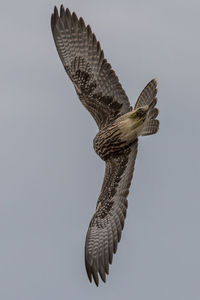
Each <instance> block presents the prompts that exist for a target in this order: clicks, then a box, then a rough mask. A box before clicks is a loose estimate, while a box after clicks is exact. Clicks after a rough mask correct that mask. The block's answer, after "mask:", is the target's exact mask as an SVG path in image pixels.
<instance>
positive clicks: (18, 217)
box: [0, 0, 200, 300]
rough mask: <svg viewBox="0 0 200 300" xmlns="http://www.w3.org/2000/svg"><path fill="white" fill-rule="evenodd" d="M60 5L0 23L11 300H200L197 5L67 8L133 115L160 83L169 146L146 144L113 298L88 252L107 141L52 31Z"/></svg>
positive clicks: (4, 14)
mask: <svg viewBox="0 0 200 300" xmlns="http://www.w3.org/2000/svg"><path fill="white" fill-rule="evenodd" d="M55 4H56V5H58V6H60V4H61V3H60V2H58V1H56V0H54V1H53V0H49V1H47V0H46V1H41V0H40V1H39V0H35V1H25V0H24V1H4V4H3V3H1V9H0V22H1V26H0V36H1V57H0V66H1V69H0V80H1V101H0V141H1V146H0V159H1V168H0V182H1V188H0V241H1V246H0V299H3V300H18V299H19V300H36V299H37V300H44V299H48V300H54V299H59V300H64V299H80V298H84V299H88V300H90V299H94V297H95V299H97V300H98V299H102V297H105V299H110V300H112V299H115V300H118V299H122V297H123V299H137V300H146V299H148V300H160V299H162V300H169V299H170V300H177V299H178V300H179V299H180V300H186V299H187V300H188V299H192V300H197V299H200V290H199V282H200V259H199V253H200V239H199V228H200V218H199V212H200V200H199V199H200V197H199V177H200V164H199V153H200V139H199V112H200V99H199V98H200V96H199V94H200V93H199V89H200V84H199V80H200V59H199V53H200V40H199V28H200V19H199V13H200V4H199V1H195V0H190V1H177V0H168V1H158V0H157V1H153V0H148V1H147V0H146V1H144V0H140V1H128V0H124V1H116V0H115V1H114V0H111V1H106V0H102V1H92V0H90V1H89V0H84V1H81V0H79V1H78V0H73V1H65V2H64V3H63V4H64V6H65V7H66V6H68V7H69V8H70V10H72V11H75V12H76V13H77V15H78V16H83V18H84V20H85V22H86V23H89V24H90V25H91V27H92V29H93V31H94V32H95V34H96V36H97V39H99V40H100V41H101V45H102V48H103V49H104V52H105V56H106V58H107V59H108V60H109V62H110V63H111V64H112V66H113V69H114V70H115V71H116V73H117V74H118V76H119V78H120V81H121V83H122V85H123V87H124V89H125V90H126V92H127V95H128V96H129V98H130V101H131V103H132V104H133V105H134V103H135V101H136V99H137V97H138V95H139V93H140V91H141V90H142V89H143V87H144V86H145V84H147V83H148V81H150V80H151V79H152V78H154V77H156V78H157V79H158V84H159V85H158V88H159V94H158V97H159V103H158V107H159V109H160V115H159V119H160V122H161V125H160V132H159V134H157V135H155V136H150V137H144V138H141V139H140V145H139V153H138V157H137V160H136V167H135V173H134V178H133V182H132V186H131V191H130V194H129V197H128V200H129V209H128V214H127V219H126V226H125V228H124V231H123V235H122V240H121V242H120V244H119V247H118V252H117V254H116V255H115V256H114V260H113V265H112V266H111V268H110V275H109V276H108V278H107V283H106V284H103V283H102V284H101V285H100V287H99V288H96V286H95V285H91V284H89V281H88V279H87V276H86V272H85V266H84V243H85V235H86V232H87V228H88V224H89V221H90V219H91V217H92V214H93V212H94V209H95V205H96V201H97V198H98V194H99V191H100V188H101V183H102V180H103V174H104V163H103V162H102V161H101V160H100V158H98V157H97V155H96V154H95V153H94V151H93V148H92V140H93V137H94V136H95V134H96V133H97V127H96V124H95V122H94V120H93V119H92V117H91V116H90V115H89V113H88V112H87V111H86V110H85V109H84V107H83V106H81V104H80V102H79V100H78V98H77V96H76V94H75V91H74V88H73V86H72V84H71V82H70V80H69V79H68V78H67V75H66V74H65V71H64V69H63V67H62V65H61V62H60V59H59V57H58V55H57V52H56V48H55V45H54V42H53V38H52V34H51V31H50V25H49V23H50V15H51V13H52V10H53V6H54V5H55Z"/></svg>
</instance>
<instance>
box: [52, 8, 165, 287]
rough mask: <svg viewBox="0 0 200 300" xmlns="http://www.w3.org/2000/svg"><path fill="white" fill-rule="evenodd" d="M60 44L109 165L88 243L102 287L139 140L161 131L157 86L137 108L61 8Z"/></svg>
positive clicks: (83, 29)
mask: <svg viewBox="0 0 200 300" xmlns="http://www.w3.org/2000/svg"><path fill="white" fill-rule="evenodd" d="M51 28H52V33H53V38H54V41H55V45H56V48H57V51H58V54H59V56H60V59H61V61H62V63H63V66H64V68H65V70H66V72H67V74H68V76H69V78H70V79H71V81H72V83H73V84H74V87H75V90H76V93H77V94H78V97H79V99H80V101H81V102H82V104H83V105H84V106H85V107H86V109H87V110H88V111H89V112H90V113H91V115H92V116H93V118H94V119H95V121H96V123H97V126H98V128H99V132H98V133H97V135H96V136H95V138H94V141H93V145H94V150H95V151H96V153H97V154H98V155H99V156H100V157H101V158H102V160H104V161H105V164H106V167H105V176H104V180H103V185H102V188H101V192H100V196H99V198H98V201H97V205H96V211H95V213H94V215H93V217H92V219H91V221H90V224H89V228H88V232H87V236H86V242H85V266H86V271H87V274H88V278H89V280H90V281H92V278H93V279H94V282H95V283H96V285H97V286H98V284H99V275H100V277H101V279H102V280H103V281H104V282H105V281H106V274H108V273H109V264H112V259H113V253H116V250H117V245H118V243H119V241H120V239H121V233H122V230H123V227H124V220H125V217H126V210H127V206H128V202H127V196H128V193H129V187H130V184H131V179H132V176H133V170H134V164H135V159H136V155H137V149H138V137H139V136H144V135H151V134H154V133H156V132H157V131H158V129H159V121H158V120H157V119H156V117H157V115H158V109H157V108H155V106H156V103H157V98H156V94H157V82H156V80H155V79H153V80H151V81H150V82H149V83H148V84H147V86H146V87H145V88H144V90H143V91H142V92H141V94H140V95H139V98H138V100H137V102H136V104H135V107H134V109H133V108H132V107H131V105H130V102H129V99H128V97H127V95H126V93H125V91H124V90H123V88H122V86H121V84H120V82H119V79H118V77H117V76H116V74H115V72H114V71H113V70H112V68H111V65H110V64H109V63H108V62H107V60H106V59H105V58H104V52H103V50H102V49H101V46H100V43H99V42H98V41H97V39H96V37H95V35H94V33H92V31H91V28H90V26H89V25H87V26H86V25H85V23H84V21H83V19H82V18H79V19H78V18H77V16H76V14H75V13H74V12H73V13H72V14H71V13H70V11H69V9H66V10H65V9H64V7H63V6H61V7H60V14H59V13H58V10H57V8H56V7H55V9H54V13H53V14H52V16H51Z"/></svg>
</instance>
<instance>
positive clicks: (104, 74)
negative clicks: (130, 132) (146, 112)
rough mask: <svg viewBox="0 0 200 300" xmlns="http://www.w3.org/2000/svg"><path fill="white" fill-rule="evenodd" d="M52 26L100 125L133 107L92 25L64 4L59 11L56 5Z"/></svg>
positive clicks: (85, 101)
mask: <svg viewBox="0 0 200 300" xmlns="http://www.w3.org/2000/svg"><path fill="white" fill-rule="evenodd" d="M51 28H52V33H53V37H54V41H55V44H56V48H57V50H58V54H59V56H60V59H61V61H62V63H63V65H64V68H65V70H66V72H67V74H68V75H69V77H70V79H71V80H72V82H73V84H74V86H75V89H76V92H77V94H78V96H79V98H80V100H81V102H82V103H83V105H84V106H85V107H86V108H87V109H88V111H89V112H90V113H91V115H92V116H93V118H94V119H95V121H96V122H97V125H98V127H99V128H103V127H104V126H105V125H107V124H108V123H109V122H111V121H112V120H114V119H115V118H117V117H118V116H119V115H121V114H124V113H126V112H128V111H130V110H131V109H132V108H131V106H130V102H129V100H128V97H127V96H126V94H125V91H124V90H123V88H122V86H121V84H120V83H119V79H118V77H117V76H116V75H115V72H114V71H113V70H112V68H111V65H110V64H109V63H108V62H107V60H106V59H105V58H104V53H103V50H101V46H100V43H99V42H97V40H96V37H95V35H94V33H92V31H91V29H90V26H89V25H88V26H85V23H84V21H83V19H82V18H80V19H78V18H77V16H76V14H75V13H72V14H71V13H70V11H69V9H66V10H65V9H64V8H63V6H61V8H60V15H59V14H58V11H57V8H56V7H55V9H54V13H53V14H52V17H51Z"/></svg>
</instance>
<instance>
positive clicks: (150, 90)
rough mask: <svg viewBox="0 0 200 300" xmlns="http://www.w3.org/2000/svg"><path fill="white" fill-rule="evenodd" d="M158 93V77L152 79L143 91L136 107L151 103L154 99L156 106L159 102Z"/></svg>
mask: <svg viewBox="0 0 200 300" xmlns="http://www.w3.org/2000/svg"><path fill="white" fill-rule="evenodd" d="M156 94H157V81H156V79H152V80H151V81H150V82H149V83H148V84H147V85H146V86H145V88H144V89H143V91H142V92H141V94H140V96H139V97H138V100H137V102H136V104H135V107H134V109H136V108H138V107H141V106H144V105H150V104H151V103H152V101H153V105H154V106H155V105H156V102H157V99H156ZM154 103H155V104H154Z"/></svg>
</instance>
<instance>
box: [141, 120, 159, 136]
mask: <svg viewBox="0 0 200 300" xmlns="http://www.w3.org/2000/svg"><path fill="white" fill-rule="evenodd" d="M158 129H159V120H149V121H147V123H146V126H145V127H144V128H143V129H142V132H141V135H142V136H144V135H150V134H155V133H156V132H157V131H158Z"/></svg>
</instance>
